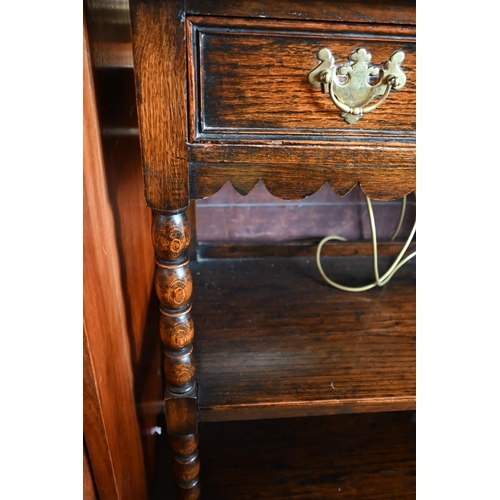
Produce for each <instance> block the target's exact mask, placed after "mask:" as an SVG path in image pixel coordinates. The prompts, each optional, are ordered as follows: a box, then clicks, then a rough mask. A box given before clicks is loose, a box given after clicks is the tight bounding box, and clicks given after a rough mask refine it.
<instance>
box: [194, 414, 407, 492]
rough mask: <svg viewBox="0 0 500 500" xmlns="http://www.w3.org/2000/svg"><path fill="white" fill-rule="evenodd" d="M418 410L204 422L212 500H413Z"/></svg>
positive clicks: (205, 473)
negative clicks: (415, 419) (414, 411)
mask: <svg viewBox="0 0 500 500" xmlns="http://www.w3.org/2000/svg"><path fill="white" fill-rule="evenodd" d="M413 416H414V413H413V412H394V413H382V414H365V415H339V416H333V417H312V418H302V419H284V420H282V419H277V420H265V421H258V422H257V421H247V422H224V423H202V424H201V425H200V452H201V462H202V464H203V467H202V469H201V482H202V484H203V498H205V499H207V500H212V499H217V500H225V499H227V500H244V499H245V500H246V499H248V500H253V499H255V498H266V499H274V500H285V499H286V500H289V499H295V500H299V499H300V500H320V499H321V500H329V499H332V498H339V499H350V500H361V499H362V500H375V499H377V500H382V499H383V500H389V499H392V500H410V499H411V500H413V499H414V498H415V493H416V491H415V490H416V481H415V476H416V452H415V426H414V423H413Z"/></svg>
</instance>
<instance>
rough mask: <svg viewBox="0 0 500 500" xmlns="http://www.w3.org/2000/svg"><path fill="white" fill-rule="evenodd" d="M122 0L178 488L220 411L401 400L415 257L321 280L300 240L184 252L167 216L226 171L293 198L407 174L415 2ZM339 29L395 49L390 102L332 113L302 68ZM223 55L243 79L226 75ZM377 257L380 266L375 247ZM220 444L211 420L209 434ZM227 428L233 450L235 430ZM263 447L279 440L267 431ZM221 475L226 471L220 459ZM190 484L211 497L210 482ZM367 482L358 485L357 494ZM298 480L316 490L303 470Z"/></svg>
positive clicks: (310, 410) (222, 179)
mask: <svg viewBox="0 0 500 500" xmlns="http://www.w3.org/2000/svg"><path fill="white" fill-rule="evenodd" d="M130 5H131V20H132V33H133V36H132V43H133V52H134V65H135V67H134V72H135V82H136V98H137V107H138V116H139V123H138V124H139V129H138V130H139V137H140V142H141V150H142V164H143V172H144V181H145V189H146V198H147V204H148V205H149V206H150V207H151V208H153V210H154V212H155V214H156V215H155V218H156V222H155V221H154V222H153V242H154V246H155V251H156V255H157V264H158V270H157V273H156V279H155V283H156V292H157V295H158V298H159V300H160V303H161V313H160V314H161V315H162V316H164V318H163V319H162V320H161V321H160V333H161V338H162V341H163V345H164V375H165V381H166V385H167V388H166V391H165V412H166V421H167V431H168V436H169V438H170V440H171V445H172V450H173V451H172V452H173V465H174V467H173V469H174V471H175V475H176V482H177V491H178V496H179V498H185V499H188V498H196V497H197V496H198V495H199V493H200V489H199V487H200V484H202V483H203V479H201V483H200V482H199V481H198V470H199V471H200V477H202V476H203V474H205V473H204V472H203V470H204V469H203V468H204V461H203V456H201V455H200V457H199V456H198V452H197V443H198V425H197V423H198V422H201V423H205V424H208V423H213V422H216V421H226V423H227V424H228V425H229V423H228V421H238V420H256V419H267V418H273V419H278V418H280V417H285V416H286V417H297V416H300V417H303V418H309V417H311V416H325V415H328V416H335V417H339V416H338V415H337V414H347V413H349V414H350V413H374V412H376V413H380V412H386V411H393V412H396V411H398V412H403V411H407V410H413V409H414V408H415V399H416V397H415V265H414V263H412V264H410V265H407V266H405V267H404V268H403V269H401V270H400V271H399V272H398V273H397V275H396V277H394V278H393V280H392V281H391V282H390V283H389V284H388V285H387V286H386V287H384V288H380V289H379V288H377V289H374V290H371V291H369V292H365V293H361V294H354V295H351V294H346V293H345V292H339V291H338V290H333V289H331V288H329V287H328V286H327V285H325V284H324V283H323V282H322V280H321V278H320V276H319V273H318V272H317V269H316V268H315V265H314V261H313V259H311V258H307V257H305V258H304V257H303V258H288V259H283V258H271V259H245V260H243V259H220V260H218V259H217V260H204V259H199V260H198V261H197V262H193V261H192V262H191V263H189V262H188V257H187V256H188V255H189V251H188V250H187V245H188V244H189V243H188V239H189V238H186V237H185V236H186V235H185V234H184V232H185V229H184V228H185V227H186V226H185V223H184V222H181V220H182V217H185V215H184V214H185V210H186V209H187V207H188V205H189V200H190V199H191V200H197V199H201V198H205V197H208V196H211V195H213V194H214V193H215V192H217V191H218V190H219V189H220V188H221V187H222V186H223V185H225V184H226V183H227V182H228V181H229V182H230V183H231V184H232V185H233V187H234V188H235V189H236V191H237V192H239V193H240V194H246V193H248V192H250V191H251V190H252V189H253V188H254V186H255V185H256V184H257V183H258V182H259V180H262V181H263V183H264V184H265V186H266V188H267V189H268V191H269V192H270V193H271V194H272V195H274V196H276V197H278V198H282V199H285V200H294V199H301V198H303V197H305V196H308V195H310V194H312V193H314V192H316V191H318V190H319V189H320V188H321V187H322V186H324V185H325V183H329V184H330V186H331V187H332V188H333V189H334V191H335V193H337V194H338V195H340V196H344V195H346V194H347V193H349V192H350V191H351V190H352V189H353V188H354V187H355V186H356V185H359V186H360V188H361V190H362V191H363V192H364V193H365V194H367V195H369V196H370V197H371V198H372V199H375V200H392V199H396V198H400V197H402V196H404V195H406V194H409V193H410V192H412V191H414V189H415V175H416V168H415V167H416V162H415V130H414V129H415V120H414V116H413V115H414V106H415V78H414V76H415V73H414V68H415V50H414V38H415V28H414V23H415V12H414V11H415V4H414V2H404V1H397V0H396V1H394V2H393V3H389V4H384V5H383V6H382V5H380V4H377V3H376V2H372V1H367V2H365V3H363V4H361V3H360V2H350V3H349V2H341V3H335V4H334V5H332V4H331V2H326V1H324V0H317V1H316V2H312V3H309V6H308V5H304V6H301V5H298V3H297V2H294V3H292V4H288V3H286V2H284V1H283V0H278V1H277V2H270V3H268V4H266V3H264V2H259V3H257V2H255V1H252V0H240V1H236V2H212V1H207V2H200V1H196V0H192V1H187V2H182V1H181V0H173V1H171V2H170V1H161V0H158V1H149V0H132V1H131V4H130ZM295 7H297V11H294V8H295ZM382 7H383V8H382ZM349 37H351V39H350V41H352V39H354V40H355V41H356V42H360V41H364V42H367V44H369V46H368V49H369V50H370V51H372V52H373V53H374V58H375V59H376V60H375V61H374V62H375V63H378V64H380V63H381V62H382V61H384V60H386V59H387V58H388V57H389V55H390V54H385V52H387V51H392V50H397V49H403V50H405V51H407V52H408V63H409V65H408V70H409V76H410V78H409V80H410V81H411V83H410V84H408V86H407V87H406V90H405V92H402V93H400V95H403V96H405V95H406V97H407V100H405V101H403V103H404V104H403V107H402V108H401V109H402V112H401V114H400V115H398V114H397V112H396V108H397V107H396V104H395V103H394V102H393V100H392V98H393V97H396V96H397V93H395V95H394V96H393V95H392V93H391V96H389V98H388V103H389V104H388V107H386V109H385V110H384V109H383V108H381V109H382V111H380V109H378V110H376V111H375V113H377V112H380V113H379V114H378V115H377V114H374V115H371V116H369V117H368V118H366V117H364V118H363V119H364V122H363V119H362V120H361V121H360V122H359V123H358V124H356V125H355V126H351V127H348V126H346V125H344V124H343V123H342V122H341V119H340V117H339V118H338V120H339V124H336V122H335V121H334V119H333V118H332V115H334V114H335V113H336V110H335V109H333V107H331V103H330V102H329V99H328V97H327V96H324V95H322V94H321V93H320V92H319V91H318V89H316V88H313V87H312V86H310V85H308V84H307V82H306V76H307V73H308V72H309V71H311V70H312V69H313V68H314V67H315V66H316V65H317V61H316V60H315V58H314V56H315V52H316V51H317V49H318V48H319V47H320V46H323V45H326V42H332V43H333V44H334V45H335V47H333V49H334V50H335V51H337V50H340V51H343V50H344V49H347V48H348V47H350V42H348V39H349ZM393 42H394V44H393ZM354 48H355V47H353V49H354ZM280 51H281V52H280ZM346 52H348V50H346ZM294 53H296V57H293V54H294ZM382 54H383V55H382ZM336 57H337V54H336ZM345 57H347V53H346V56H345ZM297 59H298V60H299V62H298V63H297ZM305 63H307V64H305ZM304 65H305V66H306V67H305V68H302V66H304ZM405 69H406V68H405ZM238 70H241V81H237V82H236V83H234V79H235V78H236V79H237V78H238ZM302 71H304V72H305V74H304V75H303V80H302V81H301V83H299V85H298V87H295V86H289V85H288V82H289V77H290V76H291V78H292V80H293V79H295V80H297V79H299V73H300V75H302ZM277 96H280V97H281V98H282V99H281V100H282V101H283V103H282V105H281V106H279V105H277V104H276V101H278V102H279V100H278V99H277V98H276V97H277ZM317 98H318V99H317ZM384 104H386V103H384ZM337 115H338V113H337ZM306 116H312V117H313V118H314V120H313V122H318V123H317V124H311V123H309V122H308V121H307V119H306ZM287 118H288V119H287ZM178 252H180V253H178ZM191 254H192V252H191ZM380 260H381V267H388V265H389V262H388V260H389V259H387V258H386V257H383V256H382V257H381V259H380ZM324 267H325V268H326V271H327V272H328V273H329V274H332V273H333V276H334V278H335V279H337V280H338V281H341V282H343V283H346V282H348V283H349V284H351V285H356V284H366V282H367V281H368V280H369V281H372V280H373V273H372V271H373V270H372V261H371V258H370V257H349V258H347V257H335V258H332V259H329V262H328V263H324ZM191 278H192V285H191ZM191 286H193V288H192V292H191ZM191 295H192V298H193V307H192V309H191ZM188 315H189V316H190V317H192V319H193V323H191V321H190V319H189V318H188ZM165 318H166V319H165ZM193 324H194V325H196V335H195V336H193V332H194V330H193V327H192V325H193ZM192 347H194V348H193V349H192ZM195 360H196V362H195ZM339 418H340V417H339ZM358 418H361V417H358ZM357 422H358V423H359V421H357ZM231 425H232V424H231ZM231 425H229V427H228V428H227V430H229V431H230V432H231V428H232V427H231ZM369 427H370V426H369ZM234 429H236V428H233V430H234ZM353 429H354V428H351V429H350V431H349V433H350V434H351V437H352V432H353ZM360 433H362V431H360ZM199 438H200V446H203V444H202V440H203V436H202V435H201V434H199ZM234 439H235V440H236V441H237V442H238V440H240V439H242V436H241V435H240V434H238V435H237V437H236V438H234ZM252 439H253V438H250V441H249V442H253V441H252ZM300 439H301V438H299V441H300ZM281 442H283V440H281ZM352 442H353V443H354V445H356V446H358V447H359V446H360V445H361V446H363V445H362V444H360V442H357V441H356V440H355V439H353V440H352ZM222 443H223V440H222V438H221V434H219V435H218V437H217V438H216V439H215V440H214V441H213V445H214V446H219V445H222ZM239 443H240V445H243V446H242V447H241V453H242V454H245V453H246V452H245V449H244V448H245V446H246V444H248V443H247V442H246V441H244V439H243V440H240V441H239ZM275 446H278V445H277V442H276V443H275ZM323 446H324V440H323ZM250 448H251V446H249V449H250ZM290 449H291V448H289V450H290ZM193 450H194V451H193ZM275 451H276V452H279V453H287V452H286V450H283V448H282V447H279V449H277V450H275ZM399 451H401V450H399ZM202 453H203V450H202V449H201V448H200V454H202ZM231 453H232V451H231ZM237 456H238V453H236V454H235V457H237ZM395 456H398V454H397V453H396V455H395ZM399 456H400V457H401V456H402V455H401V453H399ZM273 457H274V458H276V455H273ZM227 458H228V460H229V461H231V460H232V458H231V456H229V455H228V457H227ZM380 458H381V457H380V456H377V457H375V458H374V460H375V461H376V459H380ZM207 460H210V459H207ZM261 460H262V457H261ZM403 461H404V458H403ZM379 462H380V463H383V460H381V461H380V460H379ZM199 464H201V465H200V468H198V467H199ZM278 466H279V464H278ZM208 468H210V465H209V466H208ZM362 468H363V465H362V464H359V467H356V466H352V467H351V468H350V469H349V471H345V476H346V477H347V476H349V477H351V478H352V477H355V476H356V473H357V471H360V470H362ZM391 470H392V469H391ZM209 474H211V475H215V474H218V472H217V470H216V469H214V470H213V471H212V473H210V472H209ZM220 475H221V478H222V480H221V481H222V483H225V484H226V485H227V486H229V485H230V484H231V480H232V473H231V467H229V468H228V470H227V471H220ZM203 477H206V476H203ZM208 482H210V480H209V481H208ZM270 483H271V482H270ZM242 484H245V483H244V482H243V483H242ZM371 484H372V486H373V489H371V491H372V493H373V492H374V491H375V490H377V491H378V492H377V493H374V495H375V496H373V498H377V495H379V497H380V498H384V497H383V496H380V495H384V494H386V493H387V492H386V491H385V490H384V485H383V484H382V483H380V482H378V481H377V480H375V481H373V482H372V483H371ZM203 488H205V487H204V486H203ZM206 490H207V492H208V493H206V495H208V498H210V486H208V487H207V488H206ZM264 490H266V491H267V493H266V492H263V493H262V495H265V494H269V495H270V498H272V497H273V496H274V497H276V498H279V495H283V494H284V492H283V491H281V492H280V493H278V492H276V490H273V487H272V485H271V484H266V486H265V487H264ZM368 490H370V488H368ZM368 490H363V488H361V489H360V491H361V492H362V495H363V491H365V492H366V491H368ZM412 490H414V487H412V485H410V486H409V489H408V490H406V491H404V492H402V490H401V491H400V490H398V489H397V488H396V490H395V491H396V492H397V494H396V496H393V497H392V498H401V497H403V496H402V494H406V493H407V492H408V491H412ZM228 491H229V490H228ZM248 491H251V490H248ZM248 491H247V493H245V494H248ZM311 491H314V494H317V495H321V494H324V493H325V491H326V490H322V488H321V485H319V486H318V484H315V485H314V488H311ZM328 491H330V492H331V490H328ZM347 491H348V492H349V489H348V490H347ZM233 493H234V494H233ZM233 493H229V494H228V496H227V497H228V498H238V495H241V490H240V492H239V493H236V492H233ZM400 493H402V494H400ZM203 494H204V495H205V493H203ZM255 494H256V491H254V492H253V495H254V496H255ZM308 494H310V492H309V493H308V492H307V491H306V490H302V491H300V492H299V493H298V494H297V497H296V498H312V497H310V496H309V497H308V496H307V495H308ZM398 494H399V496H397V495H398ZM259 495H261V493H259V494H258V495H257V496H259ZM250 496H251V495H250ZM362 497H363V498H369V496H366V495H364V496H362ZM389 497H390V496H388V497H387V498H389ZM215 498H217V496H216V497H215ZM241 498H246V497H245V496H243V497H241Z"/></svg>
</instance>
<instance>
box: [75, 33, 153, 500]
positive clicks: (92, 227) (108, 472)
mask: <svg viewBox="0 0 500 500" xmlns="http://www.w3.org/2000/svg"><path fill="white" fill-rule="evenodd" d="M83 62H84V67H83V76H84V80H83V84H84V94H83V118H84V123H83V132H84V134H83V135H84V137H83V140H84V142H83V152H84V154H83V201H84V206H83V208H84V210H83V216H84V225H83V240H84V247H83V255H84V262H83V294H84V302H83V319H84V331H83V340H84V350H83V353H84V374H83V375H84V377H83V433H84V437H85V443H86V446H87V451H88V456H89V462H90V467H91V469H92V474H93V477H94V480H95V484H96V487H97V493H98V495H99V498H101V499H102V500H105V499H106V500H107V499H120V500H124V499H129V498H130V499H132V498H134V499H139V498H147V486H146V484H147V480H146V472H145V468H144V457H143V449H142V442H141V438H140V430H139V425H138V421H137V412H136V407H135V400H134V382H133V378H134V377H133V370H132V361H131V355H130V345H129V342H128V339H127V337H126V331H127V325H126V320H125V318H126V313H125V308H124V302H123V296H122V288H121V283H120V266H119V254H118V249H117V244H116V240H115V239H114V238H113V235H114V234H115V229H114V221H113V216H112V211H111V208H110V205H109V201H108V197H107V186H106V177H105V169H104V161H103V154H102V148H101V143H100V135H99V122H98V117H97V107H96V102H95V92H94V86H93V78H92V68H91V61H90V52H89V44H88V39H87V32H86V29H85V26H84V40H83Z"/></svg>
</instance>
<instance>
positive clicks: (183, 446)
mask: <svg viewBox="0 0 500 500" xmlns="http://www.w3.org/2000/svg"><path fill="white" fill-rule="evenodd" d="M152 239H153V245H154V248H155V252H156V264H157V268H156V275H155V288H156V294H157V295H158V299H159V301H160V312H161V316H160V337H161V341H162V344H163V353H164V360H163V373H164V376H165V414H166V421H167V432H168V434H169V435H170V437H171V443H172V449H173V452H174V473H175V476H176V479H177V486H178V492H179V497H180V498H183V499H185V500H194V499H196V498H198V497H199V480H198V475H199V461H198V429H197V419H196V387H195V363H194V358H193V336H194V325H193V319H192V317H191V303H190V301H191V294H192V291H193V283H192V279H191V273H190V271H189V255H188V251H189V243H190V228H189V222H188V219H187V216H186V214H185V212H182V213H178V214H175V215H166V214H163V213H158V212H156V213H155V214H154V217H153V226H152Z"/></svg>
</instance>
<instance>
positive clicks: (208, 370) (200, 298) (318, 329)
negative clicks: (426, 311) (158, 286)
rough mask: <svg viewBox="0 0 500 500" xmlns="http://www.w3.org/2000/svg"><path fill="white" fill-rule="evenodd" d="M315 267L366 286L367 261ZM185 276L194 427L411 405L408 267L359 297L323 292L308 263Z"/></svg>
mask: <svg viewBox="0 0 500 500" xmlns="http://www.w3.org/2000/svg"><path fill="white" fill-rule="evenodd" d="M392 260H393V258H387V257H381V259H380V270H381V272H382V271H383V270H385V269H386V268H387V267H388V266H389V262H392ZM322 264H323V267H324V269H325V272H326V273H327V275H329V276H330V277H331V279H333V280H336V281H338V282H339V283H342V284H347V285H350V286H360V285H364V284H367V283H370V282H371V281H373V264H372V260H371V258H369V257H338V258H330V259H324V260H323V261H322ZM192 273H193V280H194V292H193V297H194V299H195V302H194V304H195V307H193V317H194V321H195V323H196V325H197V335H196V337H195V342H194V346H195V351H194V352H195V356H196V359H197V370H198V375H197V377H198V383H199V419H200V421H213V420H232V419H251V418H270V417H280V416H299V415H320V414H327V413H350V412H370V411H386V410H405V409H413V408H415V390H416V388H415V265H414V263H409V264H407V265H406V266H404V267H403V268H402V269H400V270H399V271H398V273H397V274H396V275H395V277H394V278H393V279H392V281H390V282H389V283H388V284H387V285H386V286H385V287H382V288H375V289H372V290H369V291H367V292H363V293H347V292H343V291H339V290H335V289H333V288H331V287H329V286H327V285H326V284H325V283H324V282H323V281H322V278H321V276H320V275H319V273H318V271H317V269H316V267H315V263H314V259H307V258H302V259H279V258H278V259H272V258H268V259H241V260H238V259H221V260H214V261H200V262H197V263H192Z"/></svg>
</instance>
